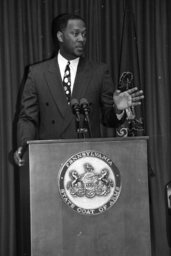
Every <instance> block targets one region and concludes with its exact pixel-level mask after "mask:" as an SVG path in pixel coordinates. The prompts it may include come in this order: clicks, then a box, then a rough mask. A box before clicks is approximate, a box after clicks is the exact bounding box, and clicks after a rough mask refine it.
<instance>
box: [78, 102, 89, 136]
mask: <svg viewBox="0 0 171 256" xmlns="http://www.w3.org/2000/svg"><path fill="white" fill-rule="evenodd" d="M80 106H81V109H82V110H83V113H84V115H85V121H86V122H87V124H88V130H89V135H90V138H91V137H92V132H91V126H90V119H89V112H90V106H89V103H88V101H87V99H85V98H82V99H80Z"/></svg>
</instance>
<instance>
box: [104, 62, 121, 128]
mask: <svg viewBox="0 0 171 256" xmlns="http://www.w3.org/2000/svg"><path fill="white" fill-rule="evenodd" d="M114 90H115V88H114V84H113V81H112V78H111V75H110V72H109V69H108V67H107V66H105V69H104V76H103V86H102V93H101V102H102V122H103V124H104V126H107V127H114V128H117V127H118V126H120V125H121V124H123V122H124V121H125V118H126V113H124V115H123V116H122V118H121V119H118V118H117V116H116V113H115V109H114V107H113V103H114V102H113V93H114Z"/></svg>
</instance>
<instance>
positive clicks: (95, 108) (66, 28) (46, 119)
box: [14, 14, 143, 166]
mask: <svg viewBox="0 0 171 256" xmlns="http://www.w3.org/2000/svg"><path fill="white" fill-rule="evenodd" d="M53 34H54V35H55V39H57V42H58V44H59V51H58V54H57V56H56V57H55V58H53V59H51V60H48V61H45V62H43V63H41V64H37V65H34V66H32V67H31V68H30V72H29V74H28V78H27V81H26V84H25V88H24V91H23V96H22V102H21V110H20V114H19V121H18V149H17V151H16V152H15V153H14V159H15V162H16V163H17V164H18V165H19V166H22V165H23V164H24V160H23V159H22V152H23V147H24V145H25V144H26V143H27V141H28V140H34V139H39V140H46V139H69V138H78V134H77V130H78V129H77V128H78V127H77V126H76V125H78V117H77V122H76V118H75V116H74V114H73V109H72V108H71V107H74V106H76V105H73V106H72V104H71V103H72V99H78V100H80V99H82V98H84V99H86V100H87V102H89V103H91V111H90V113H89V120H90V123H89V124H87V127H88V128H90V126H91V137H94V138H95V137H96V138H97V137H100V136H101V134H100V123H101V122H102V123H103V124H104V125H106V126H108V127H117V126H118V125H120V124H121V123H122V122H123V121H124V120H125V111H124V110H125V109H127V108H129V107H130V106H133V105H134V106H135V105H139V104H141V102H140V100H141V99H142V98H143V92H142V91H138V90H137V88H133V89H130V90H128V91H126V92H122V93H121V92H120V91H118V90H117V91H115V92H114V85H113V82H112V79H111V76H110V74H109V71H108V69H107V66H106V65H105V64H97V63H94V62H90V61H87V60H86V59H85V58H84V54H85V53H84V50H85V44H86V24H85V21H84V20H83V19H82V18H81V17H79V16H76V15H70V14H63V15H60V16H58V17H57V18H56V19H55V20H54V27H53ZM68 61H69V63H68ZM67 64H68V66H67ZM66 67H67V71H66V69H65V68H66ZM63 80H64V82H63ZM84 103H85V101H84ZM77 105H78V104H77ZM75 111H76V110H75ZM88 111H89V110H88ZM77 114H78V113H77ZM81 116H82V114H81ZM83 119H84V118H83ZM84 121H85V120H84ZM89 125H90V126H89ZM85 131H86V129H85Z"/></svg>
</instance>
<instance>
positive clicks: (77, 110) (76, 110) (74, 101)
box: [71, 99, 80, 122]
mask: <svg viewBox="0 0 171 256" xmlns="http://www.w3.org/2000/svg"><path fill="white" fill-rule="evenodd" d="M71 108H72V111H73V113H74V115H75V116H76V118H77V121H78V122H80V104H79V101H78V100H77V99H72V100H71Z"/></svg>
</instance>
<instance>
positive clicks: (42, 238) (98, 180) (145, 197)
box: [29, 137, 151, 256]
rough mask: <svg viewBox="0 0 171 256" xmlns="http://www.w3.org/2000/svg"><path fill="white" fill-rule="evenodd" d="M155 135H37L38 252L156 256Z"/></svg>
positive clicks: (32, 150)
mask: <svg viewBox="0 0 171 256" xmlns="http://www.w3.org/2000/svg"><path fill="white" fill-rule="evenodd" d="M147 142H148V138H147V137H136V138H121V139H120V138H116V139H113V138H104V139H87V140H55V141H30V142H29V182H30V188H29V189H30V235H31V256H38V255H39V256H40V255H41V256H47V255H48V256H71V255H73V256H130V255H131V256H137V255H138V256H150V255H151V239H150V218H149V191H148V170H147ZM84 159H85V161H86V164H88V165H86V164H85V163H84ZM91 159H93V161H94V162H91ZM76 161H83V162H79V163H78V164H76ZM98 161H100V162H99V163H100V166H99V163H97V162H98ZM101 163H102V164H101ZM103 163H104V167H105V166H107V168H106V167H105V168H103ZM72 164H73V167H72ZM81 165H84V167H85V166H86V168H87V169H86V170H84V173H83V169H82V170H81V168H82V167H81ZM77 167H78V170H77ZM88 167H89V168H88ZM69 168H70V173H69V174H67V171H68V170H69ZM112 168H113V169H114V170H113V169H112ZM107 169H111V170H112V171H113V173H114V174H112V173H111V174H109V173H108V175H106V176H105V175H102V174H104V170H107ZM111 170H110V171H111ZM74 171H75V172H74ZM79 172H80V173H79ZM81 172H82V173H81ZM74 173H75V174H77V179H76V178H74V177H75V176H74ZM60 175H61V176H60ZM64 175H66V176H67V179H68V180H66V181H65V179H66V178H65V177H64ZM112 175H114V176H112ZM102 176H103V177H102ZM104 178H106V180H107V182H106V181H105V179H104ZM112 179H113V180H114V181H112ZM78 180H79V181H78ZM109 181H110V182H109ZM86 182H87V183H86ZM105 182H106V183H105ZM83 186H84V189H83ZM65 187H67V188H66V190H67V191H64V188H65ZM78 188H79V189H78ZM102 188H103V189H102ZM69 189H70V190H69ZM80 189H81V190H80ZM116 190H117V191H116ZM78 191H82V194H80V195H79V194H78ZM86 191H88V193H87V194H86ZM90 191H91V192H94V194H92V193H91V194H90V193H89V192H90ZM99 191H100V192H99ZM97 192H98V193H97ZM102 192H103V193H102ZM116 192H117V193H116ZM100 193H101V194H100ZM112 193H113V194H112ZM110 194H112V195H110ZM67 197H69V198H67ZM91 197H92V198H91ZM72 199H73V201H72ZM103 199H104V200H105V201H104V204H103V202H102V201H103ZM74 200H76V203H75V201H74ZM92 200H95V201H92ZM87 201H88V202H90V206H87ZM99 202H100V203H99ZM98 203H99V205H98ZM77 204H78V205H77Z"/></svg>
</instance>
